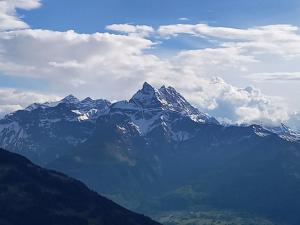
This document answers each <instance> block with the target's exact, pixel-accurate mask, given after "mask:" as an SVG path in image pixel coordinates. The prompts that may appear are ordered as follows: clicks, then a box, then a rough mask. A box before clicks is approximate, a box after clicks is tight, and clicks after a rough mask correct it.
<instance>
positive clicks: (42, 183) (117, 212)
mask: <svg viewBox="0 0 300 225" xmlns="http://www.w3.org/2000/svg"><path fill="white" fill-rule="evenodd" d="M0 224H1V225H159V223H156V222H154V221H152V220H151V219H149V218H147V217H144V216H142V215H138V214H136V213H133V212H130V211H128V210H126V209H125V208H122V207H120V206H118V205H117V204H115V203H113V202H112V201H110V200H108V199H106V198H104V197H101V196H99V195H98V194H96V193H95V192H92V191H90V190H89V189H88V188H87V187H86V186H85V185H84V184H82V183H81V182H79V181H76V180H74V179H72V178H69V177H67V176H65V175H63V174H60V173H56V172H53V171H49V170H46V169H42V168H40V167H38V166H35V165H34V164H32V163H31V162H30V161H29V160H27V159H25V158H23V157H22V156H19V155H16V154H13V153H9V152H7V151H5V150H2V149H0Z"/></svg>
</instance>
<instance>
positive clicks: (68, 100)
mask: <svg viewBox="0 0 300 225" xmlns="http://www.w3.org/2000/svg"><path fill="white" fill-rule="evenodd" d="M60 102H61V103H73V104H75V103H78V102H80V100H79V99H78V98H76V97H75V96H74V95H68V96H66V97H65V98H63V99H62V100H61V101H60Z"/></svg>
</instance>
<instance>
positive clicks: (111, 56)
mask: <svg viewBox="0 0 300 225" xmlns="http://www.w3.org/2000/svg"><path fill="white" fill-rule="evenodd" d="M299 15H300V2H299V1H297V0H289V1H282V0H255V1H248V0H247V1H246V0H227V1H220V0H185V1H183V0H172V1H171V0H151V1H150V0H143V1H141V0H127V1H123V0H122V1H121V0H109V1H108V0H89V1H87V0H76V1H74V0H14V1H11V0H2V1H0V116H1V115H3V114H5V113H8V112H10V111H13V110H16V109H20V108H23V107H25V106H26V105H27V104H30V103H31V102H34V101H38V102H42V101H48V100H56V99H59V98H61V97H63V96H64V95H67V94H69V93H72V94H75V95H77V96H78V97H80V98H84V97H86V96H91V97H94V98H107V99H110V100H119V99H123V98H129V97H130V96H131V95H132V94H133V93H134V92H135V91H136V90H137V89H138V88H139V87H140V85H141V84H142V83H143V82H144V81H149V82H151V83H152V84H153V85H154V86H156V87H159V86H160V85H162V84H166V85H172V86H174V87H175V88H177V89H178V90H179V91H180V92H182V93H183V94H184V96H185V97H186V98H187V99H188V100H190V101H191V102H192V103H193V104H194V105H196V106H197V107H199V108H200V109H201V110H203V111H205V112H207V113H210V114H212V115H213V116H216V117H218V118H219V119H220V120H224V121H226V122H230V123H243V122H248V123H251V122H261V121H264V122H265V123H279V122H288V123H292V124H293V123H295V124H296V123H299V127H300V122H299V121H300V116H299V113H298V112H299V111H300V101H299V98H298V97H297V96H300V89H299V85H300V68H299V66H298V65H299V60H300V33H299V27H300V20H299V19H300V18H299V17H300V16H299ZM184 18H185V19H184ZM183 24H184V25H183ZM70 30H73V31H70ZM124 87H126V88H124ZM295 121H296V122H295Z"/></svg>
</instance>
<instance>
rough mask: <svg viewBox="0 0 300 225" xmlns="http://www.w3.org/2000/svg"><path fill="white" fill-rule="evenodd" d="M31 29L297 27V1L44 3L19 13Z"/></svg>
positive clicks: (62, 0) (67, 0)
mask: <svg viewBox="0 0 300 225" xmlns="http://www.w3.org/2000/svg"><path fill="white" fill-rule="evenodd" d="M21 13H22V14H23V15H24V16H25V18H24V20H25V21H26V22H27V23H28V24H30V25H31V26H32V27H34V28H43V29H53V30H61V31H64V30H68V29H74V30H76V31H78V32H87V33H92V32H97V31H103V30H104V28H105V26H106V25H107V24H114V23H135V24H148V25H152V26H159V25H161V24H169V23H175V22H177V19H178V18H189V19H190V22H193V23H197V22H201V21H202V22H207V23H209V24H212V25H213V24H215V25H218V26H235V27H249V26H259V25H267V24H278V23H287V24H294V25H299V24H300V21H299V13H300V2H299V1H297V0H287V1H282V0H254V1H249V0H226V1H218V0H186V1H183V0H142V1H141V0H127V1H123V0H88V1H87V0H76V1H74V0H44V1H43V6H42V7H41V8H39V9H38V10H34V11H21Z"/></svg>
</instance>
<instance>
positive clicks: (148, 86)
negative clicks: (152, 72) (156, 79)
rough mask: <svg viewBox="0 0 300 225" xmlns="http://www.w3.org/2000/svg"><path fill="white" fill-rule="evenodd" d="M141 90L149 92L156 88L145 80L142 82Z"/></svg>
mask: <svg viewBox="0 0 300 225" xmlns="http://www.w3.org/2000/svg"><path fill="white" fill-rule="evenodd" d="M141 91H143V92H146V93H149V92H155V91H156V89H155V88H154V87H153V86H151V85H150V84H149V83H148V82H145V83H144V84H143V88H142V89H141Z"/></svg>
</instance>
